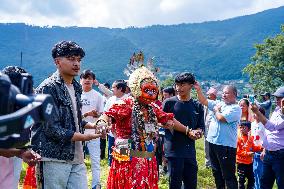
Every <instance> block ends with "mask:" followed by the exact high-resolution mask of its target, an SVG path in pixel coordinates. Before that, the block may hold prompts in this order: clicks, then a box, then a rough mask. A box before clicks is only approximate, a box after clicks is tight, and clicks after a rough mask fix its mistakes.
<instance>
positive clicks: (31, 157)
mask: <svg viewBox="0 0 284 189" xmlns="http://www.w3.org/2000/svg"><path fill="white" fill-rule="evenodd" d="M18 157H19V158H21V159H23V161H24V162H26V163H27V164H28V165H30V166H34V165H35V164H36V163H37V162H38V161H39V160H41V156H40V155H39V154H37V153H36V152H34V151H33V150H23V151H22V153H21V154H20V155H19V156H18Z"/></svg>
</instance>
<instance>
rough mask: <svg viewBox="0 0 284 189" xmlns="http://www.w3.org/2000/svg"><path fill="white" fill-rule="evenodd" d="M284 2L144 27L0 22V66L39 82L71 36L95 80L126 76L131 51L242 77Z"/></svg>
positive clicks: (175, 65)
mask: <svg viewBox="0 0 284 189" xmlns="http://www.w3.org/2000/svg"><path fill="white" fill-rule="evenodd" d="M283 18H284V7H280V8H276V9H270V10H267V11H264V12H261V13H257V14H253V15H249V16H241V17H237V18H233V19H228V20H224V21H214V22H204V23H198V24H179V25H169V26H162V25H155V26H149V27H145V28H134V27H132V28H126V29H119V28H114V29H109V28H88V27H50V28H49V27H37V26H29V25H25V24H21V23H19V24H0V44H1V45H0V52H1V53H0V65H1V66H0V68H1V69H2V68H3V67H5V66H7V65H20V54H21V52H22V53H23V62H22V66H23V67H24V68H26V69H27V70H28V71H29V72H30V73H32V74H33V76H34V78H35V83H36V84H39V83H40V82H41V81H42V80H43V79H44V78H46V77H47V76H48V75H50V74H51V73H52V72H54V70H55V66H54V65H53V62H52V58H51V52H50V51H51V48H52V46H53V45H54V44H55V43H56V42H58V41H60V40H75V41H76V42H78V43H79V44H80V45H81V46H82V47H83V48H84V49H85V50H86V58H85V59H84V61H83V63H82V69H86V68H91V69H93V70H94V71H95V72H96V74H97V76H98V78H99V79H100V81H113V80H114V79H116V78H125V77H126V76H124V75H123V73H122V70H123V69H124V68H125V66H126V64H127V63H128V60H129V58H130V56H131V55H132V53H133V52H136V51H138V50H142V51H143V52H144V53H145V55H146V59H147V58H148V57H152V56H155V57H156V61H157V64H158V66H159V67H160V68H161V71H162V72H163V73H164V75H166V74H167V73H173V72H180V71H185V70H187V71H191V72H194V73H195V75H196V76H197V77H198V78H199V79H202V80H210V79H215V80H219V81H222V80H232V79H243V78H245V76H242V73H241V70H242V69H243V67H244V66H245V65H247V64H248V63H249V62H250V57H251V56H252V55H253V54H254V53H255V50H254V48H253V45H254V44H256V43H261V42H262V41H263V40H264V39H265V38H267V37H269V36H270V37H271V36H274V35H276V34H277V33H279V32H280V25H281V24H283V22H284V20H283Z"/></svg>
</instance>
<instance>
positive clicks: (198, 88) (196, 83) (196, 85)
mask: <svg viewBox="0 0 284 189" xmlns="http://www.w3.org/2000/svg"><path fill="white" fill-rule="evenodd" d="M193 87H194V88H195V89H196V91H201V86H200V84H199V82H197V81H195V83H194V84H193Z"/></svg>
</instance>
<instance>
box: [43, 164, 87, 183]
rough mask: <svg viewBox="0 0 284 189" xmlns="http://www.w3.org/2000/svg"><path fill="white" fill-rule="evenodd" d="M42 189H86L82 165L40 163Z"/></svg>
mask: <svg viewBox="0 0 284 189" xmlns="http://www.w3.org/2000/svg"><path fill="white" fill-rule="evenodd" d="M42 166H43V167H42V172H43V187H42V188H43V189H78V188H80V189H88V182H87V168H86V166H85V164H84V163H82V164H71V163H61V162H56V161H44V162H42Z"/></svg>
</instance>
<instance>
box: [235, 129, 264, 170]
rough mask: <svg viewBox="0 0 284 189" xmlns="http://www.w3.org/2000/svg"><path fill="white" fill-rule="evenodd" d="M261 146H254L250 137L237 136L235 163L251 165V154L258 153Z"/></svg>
mask: <svg viewBox="0 0 284 189" xmlns="http://www.w3.org/2000/svg"><path fill="white" fill-rule="evenodd" d="M261 150H262V146H256V145H254V143H253V137H252V136H250V135H242V134H241V133H239V135H238V143H237V163H243V164H251V163H252V160H253V156H252V155H251V152H259V151H261Z"/></svg>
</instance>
